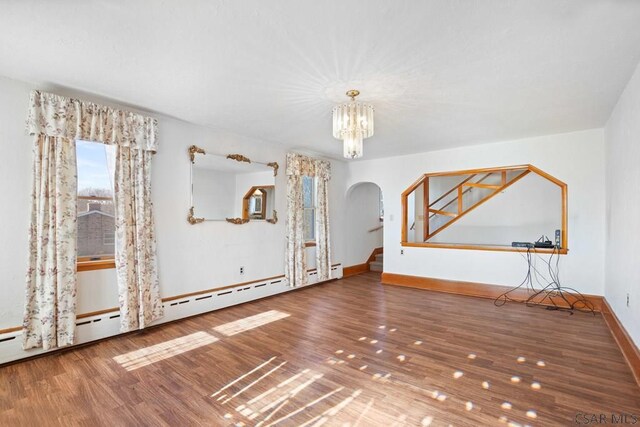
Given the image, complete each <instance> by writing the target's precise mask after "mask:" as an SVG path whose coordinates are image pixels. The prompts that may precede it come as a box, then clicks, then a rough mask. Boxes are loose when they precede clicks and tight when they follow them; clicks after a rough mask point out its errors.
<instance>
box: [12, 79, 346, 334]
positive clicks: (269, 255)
mask: <svg viewBox="0 0 640 427" xmlns="http://www.w3.org/2000/svg"><path fill="white" fill-rule="evenodd" d="M34 88H36V86H35V85H32V84H28V83H24V82H19V81H15V80H10V79H6V78H2V77H0V155H1V156H2V159H3V164H2V167H0V196H2V201H3V202H2V203H1V204H0V219H1V220H2V224H3V226H2V227H0V242H2V244H0V271H1V272H2V274H1V275H0V296H1V298H0V329H2V328H8V327H14V326H18V325H20V324H21V323H22V310H23V305H24V280H25V279H24V278H25V272H26V265H27V229H28V221H29V197H30V183H31V148H30V147H31V138H30V137H29V136H27V135H26V134H25V125H24V124H25V119H26V115H27V110H28V101H29V91H30V90H31V89H34ZM40 89H45V90H47V89H49V88H47V87H44V88H43V87H40ZM55 91H56V92H57V93H60V94H62V95H67V96H76V97H80V98H83V99H87V100H89V101H96V102H102V103H105V104H111V105H113V103H110V102H106V101H104V100H101V99H99V98H98V97H92V96H87V95H86V94H78V93H74V92H72V91H67V90H62V89H56V90H55ZM154 116H156V117H157V118H158V121H159V129H158V137H159V149H158V154H157V155H156V156H155V157H154V161H153V170H152V180H153V202H154V212H155V219H156V226H157V239H158V261H159V274H160V287H161V294H162V296H163V297H164V296H171V295H177V294H183V293H188V292H194V291H199V290H204V289H210V288H214V287H218V286H225V285H231V284H234V283H237V282H244V281H250V280H257V279H261V278H266V277H270V276H277V275H280V274H283V273H284V249H285V231H284V230H285V225H284V222H285V218H286V197H285V194H286V193H285V192H286V177H285V176H284V166H285V153H286V150H285V149H284V148H283V147H281V146H278V145H274V144H270V143H267V142H265V141H258V140H255V139H250V138H244V137H240V136H237V135H233V134H230V133H226V132H222V131H215V130H212V129H208V128H204V127H200V126H195V125H191V124H188V123H185V122H182V121H180V120H176V119H173V118H169V117H164V116H160V115H157V114H156V115H154ZM329 138H330V136H329ZM192 144H196V145H198V146H200V147H202V148H204V149H205V150H206V151H207V152H208V153H209V152H210V153H214V154H229V153H241V154H244V155H245V156H247V157H249V158H251V159H255V160H257V161H261V162H271V161H277V162H278V163H279V164H280V166H281V168H280V172H279V174H278V176H277V177H276V186H277V195H276V209H277V211H278V216H279V221H278V223H277V224H275V225H272V224H269V223H266V222H264V221H259V222H250V223H248V224H244V225H234V224H229V223H226V222H205V223H203V224H198V225H189V224H188V223H187V221H186V218H187V213H188V209H189V207H190V192H189V185H190V172H189V164H190V162H189V158H188V155H187V148H188V147H189V146H190V145H192ZM331 163H332V179H331V181H330V187H329V191H330V203H329V206H330V217H331V230H332V233H334V236H337V237H336V238H334V239H332V255H333V261H334V263H336V262H340V261H341V257H343V256H344V250H343V248H344V237H343V236H341V234H342V233H344V225H343V222H342V217H343V215H342V214H341V207H342V206H344V194H345V187H344V182H343V179H344V176H345V174H344V168H345V164H344V163H342V162H337V161H332V162H331ZM308 252H309V257H308V259H309V264H310V265H311V266H313V265H314V261H313V259H314V256H315V255H314V251H313V249H310V250H309V251H308ZM240 266H244V267H245V274H244V275H242V276H241V275H240V274H239V267H240ZM78 277H79V283H78V313H85V312H89V311H94V310H100V309H105V308H111V307H117V305H118V300H117V290H116V281H115V274H114V271H113V270H101V271H90V272H82V273H79V274H78Z"/></svg>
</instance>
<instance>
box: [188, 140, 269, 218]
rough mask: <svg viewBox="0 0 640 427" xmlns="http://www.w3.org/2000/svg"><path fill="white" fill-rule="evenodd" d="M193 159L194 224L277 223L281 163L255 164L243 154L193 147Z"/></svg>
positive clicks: (192, 208)
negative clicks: (222, 154) (218, 222)
mask: <svg viewBox="0 0 640 427" xmlns="http://www.w3.org/2000/svg"><path fill="white" fill-rule="evenodd" d="M189 158H190V160H191V209H190V211H189V216H188V217H187V219H188V221H189V223H190V224H198V223H200V222H203V221H227V222H231V223H233V224H245V223H247V222H249V221H265V222H269V223H271V224H275V223H276V222H277V221H278V215H277V212H276V210H275V202H276V197H275V195H276V191H275V190H276V186H275V184H276V180H275V177H276V175H277V174H278V164H277V163H275V162H271V163H261V162H256V161H252V160H250V159H249V158H247V157H245V156H243V155H241V154H229V155H228V156H218V155H215V154H207V153H206V152H205V151H204V150H203V149H202V148H199V147H196V146H195V145H192V146H191V147H189Z"/></svg>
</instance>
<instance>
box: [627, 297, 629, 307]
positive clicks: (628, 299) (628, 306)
mask: <svg viewBox="0 0 640 427" xmlns="http://www.w3.org/2000/svg"><path fill="white" fill-rule="evenodd" d="M627 307H629V294H627Z"/></svg>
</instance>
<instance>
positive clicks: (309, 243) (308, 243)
mask: <svg viewBox="0 0 640 427" xmlns="http://www.w3.org/2000/svg"><path fill="white" fill-rule="evenodd" d="M313 246H316V242H304V247H305V248H310V247H313Z"/></svg>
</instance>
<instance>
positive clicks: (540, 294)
mask: <svg viewBox="0 0 640 427" xmlns="http://www.w3.org/2000/svg"><path fill="white" fill-rule="evenodd" d="M520 255H522V256H523V257H524V258H525V259H526V261H527V274H526V275H525V278H524V280H523V281H522V282H521V283H520V284H519V285H518V286H515V287H513V288H511V289H509V290H508V291H506V292H504V293H503V294H501V295H500V296H498V297H497V298H496V299H495V300H494V302H493V303H494V304H495V305H496V306H498V307H501V306H503V305H504V304H506V303H507V302H508V301H512V302H519V303H525V304H526V305H527V307H534V306H545V307H546V308H547V309H548V310H569V311H570V312H571V314H573V311H574V310H578V311H582V312H587V313H592V314H594V315H595V307H594V306H593V304H592V303H591V301H589V300H588V299H586V298H585V297H584V296H583V295H582V294H581V293H580V292H578V291H577V290H575V289H574V288H570V287H567V286H562V285H561V284H560V265H559V264H560V253H559V251H558V248H557V247H554V248H553V251H552V252H551V255H550V256H549V259H548V260H544V259H543V258H542V256H540V255H539V254H538V253H536V251H535V248H532V247H529V248H527V253H526V256H525V255H523V254H522V253H521V254H520ZM554 255H555V263H554V262H553V257H554ZM536 259H541V260H542V261H544V263H545V264H546V265H547V269H548V274H549V277H548V278H547V277H546V276H545V275H544V274H542V273H541V272H540V271H539V270H538V268H537V267H536V262H535V261H536ZM554 264H555V265H554ZM534 279H535V282H536V283H537V285H538V286H539V287H540V288H538V289H537V288H536V285H535V284H534ZM514 294H518V295H519V296H520V297H525V296H526V299H519V298H517V297H515V295H514Z"/></svg>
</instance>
